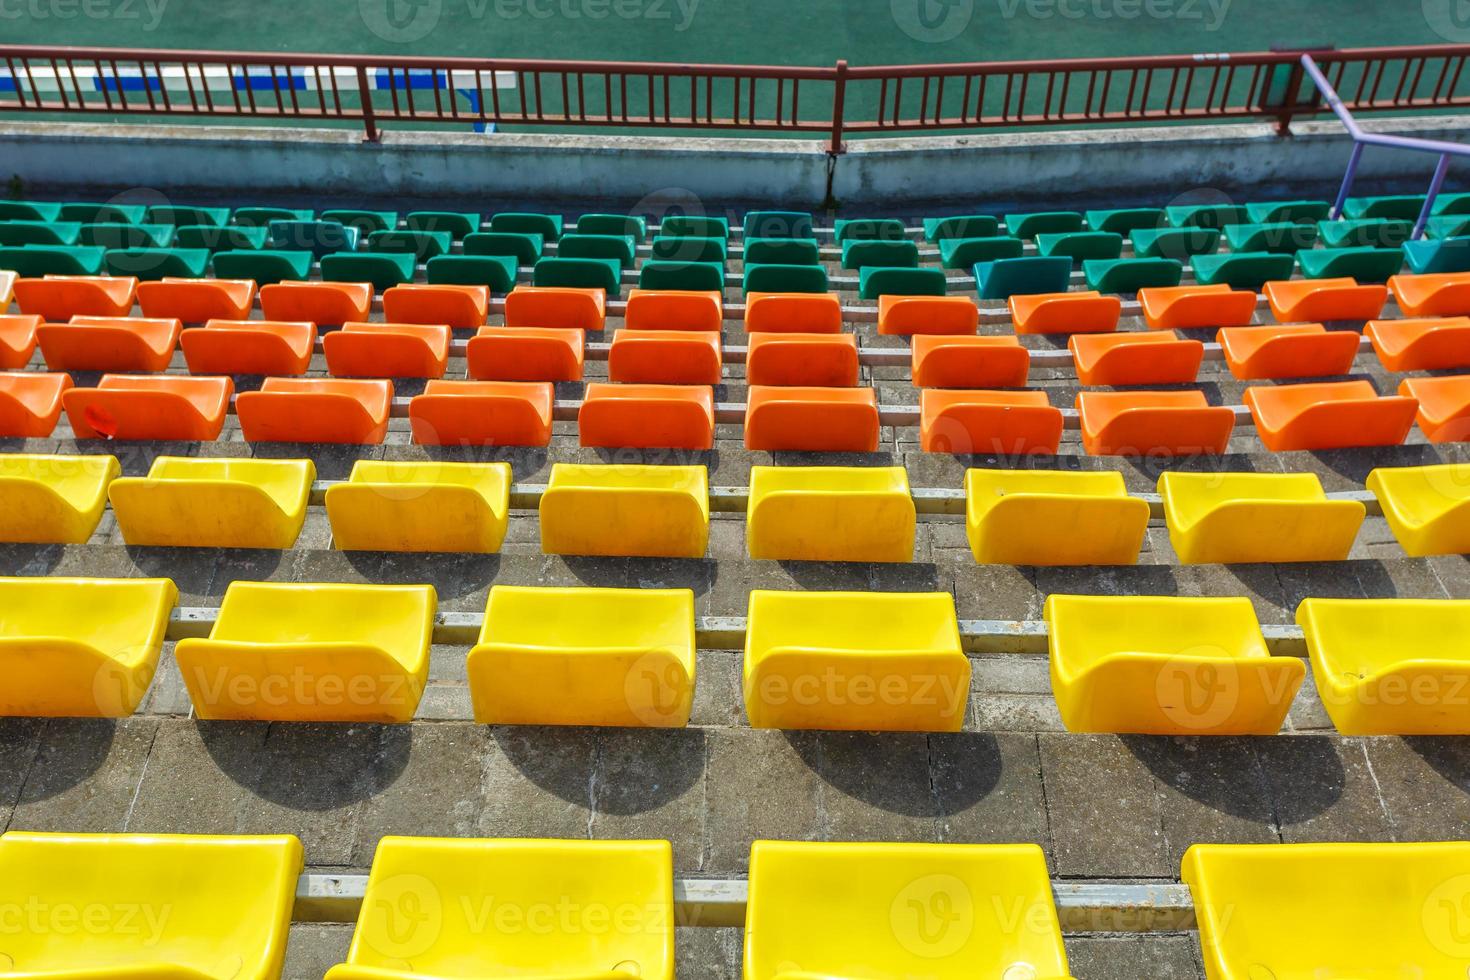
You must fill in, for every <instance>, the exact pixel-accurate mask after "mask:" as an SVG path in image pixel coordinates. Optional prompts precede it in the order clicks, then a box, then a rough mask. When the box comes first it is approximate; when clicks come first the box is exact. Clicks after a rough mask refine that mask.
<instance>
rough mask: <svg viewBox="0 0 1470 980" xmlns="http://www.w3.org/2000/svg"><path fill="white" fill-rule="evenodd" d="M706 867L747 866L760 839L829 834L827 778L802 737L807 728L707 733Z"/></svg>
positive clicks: (810, 737) (728, 868)
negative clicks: (805, 748)
mask: <svg viewBox="0 0 1470 980" xmlns="http://www.w3.org/2000/svg"><path fill="white" fill-rule="evenodd" d="M706 738H707V740H708V746H709V764H708V768H707V770H706V772H705V786H706V790H705V792H706V798H705V806H706V809H707V813H706V817H705V821H706V824H705V825H706V833H707V852H706V854H705V860H704V866H705V868H706V870H709V871H713V872H717V873H722V874H723V873H726V872H730V871H733V872H743V871H745V870H746V868H747V867H748V866H749V861H750V845H751V843H752V842H754V841H757V840H822V839H825V838H826V837H827V836H828V835H827V833H826V826H825V820H824V812H823V810H824V803H825V794H824V783H823V781H822V779H821V776H820V775H818V773H817V770H816V769H815V768H814V767H813V766H811V765H810V764H809V763H808V761H807V758H808V757H809V756H810V755H811V752H810V750H809V751H808V752H806V753H805V754H804V753H803V752H801V751H799V750H798V748H797V746H798V745H803V746H804V745H806V744H807V743H813V742H815V741H816V738H817V736H815V735H813V734H810V733H804V732H779V731H774V730H771V729H729V730H714V731H710V732H707V733H706Z"/></svg>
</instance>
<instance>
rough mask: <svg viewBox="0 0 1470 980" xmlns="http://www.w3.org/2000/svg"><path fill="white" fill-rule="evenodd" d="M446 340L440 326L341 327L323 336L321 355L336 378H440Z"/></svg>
mask: <svg viewBox="0 0 1470 980" xmlns="http://www.w3.org/2000/svg"><path fill="white" fill-rule="evenodd" d="M449 339H450V334H449V328H448V327H447V326H445V325H444V324H442V323H434V324H429V323H344V324H342V329H341V330H336V331H333V332H332V333H329V334H325V335H323V337H322V351H323V352H324V353H325V354H326V355H327V370H328V371H330V372H332V374H333V375H335V376H336V377H339V378H440V377H443V376H444V370H445V368H447V367H448V366H449Z"/></svg>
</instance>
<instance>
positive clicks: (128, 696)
mask: <svg viewBox="0 0 1470 980" xmlns="http://www.w3.org/2000/svg"><path fill="white" fill-rule="evenodd" d="M178 598H179V590H178V589H176V588H175V587H174V583H173V582H172V581H170V580H169V579H166V578H145V579H101V578H95V579H94V578H0V677H4V678H5V680H4V683H0V715H8V716H17V715H19V716H28V717H48V718H122V717H126V716H127V715H130V714H132V713H133V712H134V711H136V710H137V709H138V704H139V702H141V701H142V700H143V695H144V694H145V693H147V691H148V685H149V684H150V683H152V681H153V673H154V671H155V670H156V669H157V668H158V655H159V653H160V651H162V649H163V637H164V633H165V631H166V630H167V629H168V616H169V613H170V612H171V611H172V610H173V608H174V603H176V602H177V601H178ZM3 890H4V884H3V882H0V892H3ZM0 907H3V906H0ZM0 934H3V933H0ZM6 951H7V952H8V950H6Z"/></svg>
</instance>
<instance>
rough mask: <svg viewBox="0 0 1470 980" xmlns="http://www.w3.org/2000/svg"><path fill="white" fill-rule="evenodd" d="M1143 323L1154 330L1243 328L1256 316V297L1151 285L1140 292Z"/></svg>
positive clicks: (1221, 288)
mask: <svg viewBox="0 0 1470 980" xmlns="http://www.w3.org/2000/svg"><path fill="white" fill-rule="evenodd" d="M1138 305H1139V306H1141V307H1142V308H1143V322H1144V323H1147V324H1148V326H1149V328H1150V329H1151V330H1190V329H1197V328H1202V327H1243V326H1245V325H1246V324H1248V323H1250V322H1251V319H1252V318H1253V317H1254V316H1255V315H1256V294H1255V293H1254V292H1252V291H1251V290H1249V289H1232V288H1231V287H1230V286H1229V285H1228V284H1226V283H1217V284H1215V285H1213V286H1148V287H1145V288H1143V289H1140V290H1139V291H1138Z"/></svg>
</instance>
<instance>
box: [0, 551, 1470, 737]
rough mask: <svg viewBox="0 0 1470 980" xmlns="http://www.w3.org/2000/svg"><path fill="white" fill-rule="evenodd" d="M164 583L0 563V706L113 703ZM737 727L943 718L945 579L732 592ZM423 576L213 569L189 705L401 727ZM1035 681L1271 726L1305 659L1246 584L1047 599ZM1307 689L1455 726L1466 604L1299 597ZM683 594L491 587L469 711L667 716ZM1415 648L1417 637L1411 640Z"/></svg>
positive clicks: (1260, 728)
mask: <svg viewBox="0 0 1470 980" xmlns="http://www.w3.org/2000/svg"><path fill="white" fill-rule="evenodd" d="M177 595H178V593H177V590H176V588H175V586H174V583H173V582H172V581H170V580H169V579H76V578H16V579H0V597H3V598H4V599H5V600H6V602H7V604H8V605H7V608H10V609H12V610H13V614H11V615H9V616H7V618H6V619H5V620H4V621H3V622H0V639H3V644H4V650H5V651H7V653H6V654H5V658H6V670H7V681H6V686H5V688H4V690H3V691H0V715H4V716H21V717H36V716H39V717H93V716H101V717H123V716H126V715H129V714H132V713H133V712H134V711H136V710H137V708H138V705H139V704H140V703H141V701H142V698H143V696H144V694H145V693H146V692H147V690H148V687H149V684H150V683H151V682H152V679H153V676H154V673H155V672H156V670H157V666H158V660H159V656H160V653H161V651H162V647H163V643H164V640H165V638H166V636H167V631H168V623H169V616H170V612H171V610H172V609H173V606H174V603H175V602H176V600H177ZM749 602H750V606H749V613H748V617H747V619H746V622H745V668H744V672H743V682H742V687H743V695H744V705H745V712H746V716H747V718H748V719H749V722H750V724H751V726H753V727H756V728H781V729H827V730H857V731H949V732H952V731H959V730H960V729H961V728H962V727H963V726H964V724H965V721H966V718H967V717H968V711H969V695H970V669H971V668H970V660H969V658H968V657H967V656H966V654H965V647H964V640H963V638H962V637H961V634H960V628H959V622H958V620H957V619H956V615H955V605H954V598H953V596H951V595H950V594H949V593H944V592H939V593H901V592H768V591H761V590H757V591H753V592H751V593H750V600H749ZM435 605H436V595H435V591H434V588H433V586H430V585H330V584H302V583H265V582H239V581H237V582H234V583H232V584H231V585H230V586H229V588H228V589H227V590H226V592H225V597H224V601H223V603H222V604H221V606H220V608H219V611H218V614H217V616H215V618H214V619H213V625H212V628H211V630H210V633H209V636H208V637H207V638H204V637H196V636H189V637H187V638H184V639H180V640H178V641H177V643H176V644H175V646H174V658H175V660H176V661H177V663H178V667H179V671H180V674H181V675H182V678H183V682H184V686H185V688H186V689H187V690H188V692H189V697H190V700H191V701H192V703H193V708H194V712H195V715H196V716H197V717H199V718H202V719H205V720H236V721H240V720H244V721H310V722H380V723H381V722H386V723H402V722H407V721H410V720H411V719H412V718H413V717H414V714H415V712H416V711H417V709H418V705H419V701H420V699H421V697H422V695H423V691H424V686H425V684H426V683H427V680H428V660H429V647H430V644H431V642H432V640H433V638H434V625H435V615H434V614H435ZM1044 616H1045V620H1046V627H1047V641H1048V647H1049V652H1050V660H1051V684H1052V691H1053V695H1054V697H1055V699H1056V703H1057V708H1058V710H1059V712H1060V715H1061V720H1062V723H1063V724H1064V725H1065V726H1066V727H1067V729H1068V730H1070V731H1074V732H1114V733H1141V734H1156V735H1271V734H1274V733H1275V732H1277V731H1278V730H1279V729H1280V728H1281V725H1282V723H1283V722H1284V720H1285V718H1286V714H1287V712H1288V710H1289V709H1290V708H1291V705H1292V701H1293V699H1294V698H1295V696H1296V693H1297V690H1298V688H1299V687H1300V686H1301V684H1302V682H1303V681H1304V680H1305V677H1306V667H1305V665H1304V663H1303V661H1302V660H1301V659H1300V658H1299V657H1296V656H1289V655H1282V654H1273V653H1272V650H1271V648H1270V647H1269V646H1268V645H1267V642H1266V640H1265V638H1264V636H1263V634H1262V631H1261V626H1260V624H1259V623H1258V622H1257V620H1256V614H1255V612H1254V610H1253V608H1252V606H1251V602H1250V600H1249V599H1244V598H1198V599H1196V598H1178V597H1173V596H1168V597H1154V596H1074V595H1059V594H1054V595H1051V596H1049V597H1048V598H1047V600H1046V606H1045V613H1044ZM1297 622H1298V623H1299V624H1300V625H1301V627H1302V629H1303V631H1304V633H1305V638H1306V647H1307V653H1308V656H1309V657H1310V659H1311V661H1312V665H1313V672H1314V677H1315V681H1316V685H1317V692H1318V694H1319V696H1320V698H1321V701H1322V703H1323V706H1324V707H1325V708H1326V710H1327V713H1328V715H1329V716H1330V717H1331V718H1332V720H1333V723H1334V724H1335V725H1336V726H1337V727H1338V729H1339V730H1340V731H1341V732H1343V733H1344V734H1350V735H1368V734H1374V735H1393V734H1397V735H1413V734H1470V716H1467V714H1466V712H1465V711H1464V705H1463V701H1464V698H1463V694H1462V693H1461V692H1462V691H1463V690H1464V687H1465V684H1466V683H1470V644H1467V641H1466V637H1467V636H1470V601H1466V600H1451V599H1431V600H1414V599H1306V600H1303V601H1302V603H1301V605H1300V606H1299V607H1298V609H1297ZM696 630H697V622H696V619H695V609H694V593H693V592H692V591H690V590H688V589H662V590H661V589H585V588H571V589H565V588H539V587H518V586H504V585H497V586H493V587H492V588H491V589H490V594H489V599H488V601H487V604H486V610H485V616H484V619H483V623H482V625H481V628H480V632H479V637H478V641H477V642H476V643H475V644H474V645H473V646H472V647H471V649H470V651H469V654H468V657H467V660H466V672H467V674H468V678H469V692H470V698H471V701H472V704H473V707H474V716H475V720H476V721H477V722H479V723H481V724H500V725H596V726H620V727H655V728H677V727H683V726H684V725H687V724H688V722H689V716H690V712H691V707H692V704H693V700H694V684H695V650H696V647H697V645H698V640H697V632H696ZM1425 650H1433V651H1434V654H1433V656H1432V657H1429V656H1427V655H1426V654H1425V652H1424V651H1425Z"/></svg>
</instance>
